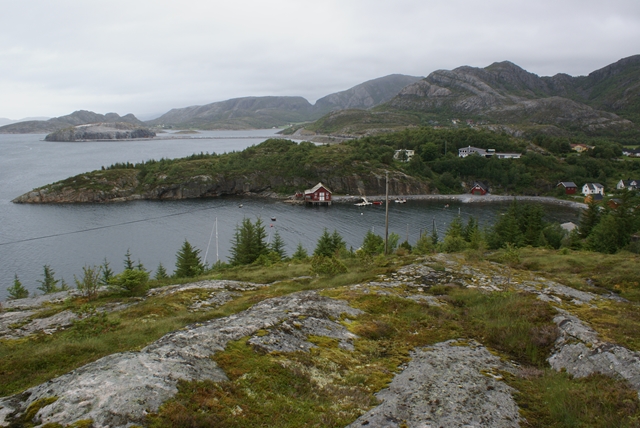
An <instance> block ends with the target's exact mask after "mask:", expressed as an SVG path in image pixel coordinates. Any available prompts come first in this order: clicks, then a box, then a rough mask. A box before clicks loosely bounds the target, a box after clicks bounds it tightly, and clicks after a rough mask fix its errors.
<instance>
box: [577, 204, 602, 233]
mask: <svg viewBox="0 0 640 428" xmlns="http://www.w3.org/2000/svg"><path fill="white" fill-rule="evenodd" d="M600 217H601V211H600V206H599V205H598V203H597V202H595V201H593V200H591V201H589V203H588V204H587V209H586V210H585V211H583V212H582V215H581V216H580V224H579V225H578V231H579V233H580V237H581V238H582V239H586V238H587V237H588V236H589V234H591V231H592V230H593V228H594V227H596V225H597V224H598V223H599V222H600Z"/></svg>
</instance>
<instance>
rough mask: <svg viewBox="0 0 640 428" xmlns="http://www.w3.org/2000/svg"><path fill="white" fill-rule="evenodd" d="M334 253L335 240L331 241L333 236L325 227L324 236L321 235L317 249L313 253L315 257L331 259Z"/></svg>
mask: <svg viewBox="0 0 640 428" xmlns="http://www.w3.org/2000/svg"><path fill="white" fill-rule="evenodd" d="M334 253H335V249H334V247H333V239H331V235H330V234H329V231H328V230H327V228H326V227H325V228H324V230H323V232H322V235H320V238H318V242H317V243H316V249H315V250H314V251H313V255H314V256H325V257H331V256H332V255H333V254H334Z"/></svg>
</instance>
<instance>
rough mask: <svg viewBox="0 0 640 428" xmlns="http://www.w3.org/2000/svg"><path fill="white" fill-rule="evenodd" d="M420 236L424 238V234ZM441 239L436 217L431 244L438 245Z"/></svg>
mask: <svg viewBox="0 0 640 428" xmlns="http://www.w3.org/2000/svg"><path fill="white" fill-rule="evenodd" d="M420 238H422V236H421V237H420ZM439 239H440V238H439V237H438V230H437V229H436V222H435V219H434V221H433V227H432V228H431V244H432V245H433V246H435V245H438V241H439Z"/></svg>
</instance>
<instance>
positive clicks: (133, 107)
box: [0, 0, 640, 120]
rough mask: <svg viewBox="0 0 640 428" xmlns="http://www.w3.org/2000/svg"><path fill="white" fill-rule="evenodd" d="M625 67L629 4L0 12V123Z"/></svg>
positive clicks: (633, 45) (492, 0) (158, 1)
mask: <svg viewBox="0 0 640 428" xmlns="http://www.w3.org/2000/svg"><path fill="white" fill-rule="evenodd" d="M636 54H640V1H639V0H607V1H606V2H605V1H602V0H597V1H596V0H536V1H532V0H526V1H522V0H484V1H482V2H481V1H477V0H335V1H334V0H316V1H313V2H312V1H308V0H234V1H230V0H225V1H220V0H126V1H125V0H108V1H107V0H102V1H97V0H53V1H52V0H20V1H16V0H0V118H9V119H13V120H17V119H21V118H24V117H57V116H63V115H66V114H70V113H72V112H73V111H75V110H90V111H94V112H96V113H102V114H105V113H109V112H115V113H118V114H120V115H125V114H127V113H133V114H135V115H136V116H138V117H139V118H142V119H151V118H153V117H157V116H159V115H161V114H163V113H166V112H167V111H169V110H170V109H172V108H181V107H187V106H192V105H203V104H208V103H212V102H216V101H223V100H227V99H230V98H237V97H245V96H267V95H275V96H302V97H304V98H306V99H307V100H308V101H309V102H311V103H314V102H315V101H316V100H317V99H318V98H321V97H323V96H325V95H329V94H331V93H334V92H339V91H342V90H346V89H349V88H351V87H353V86H355V85H358V84H360V83H363V82H365V81H367V80H371V79H375V78H378V77H382V76H386V75H389V74H396V73H397V74H407V75H412V76H425V77H426V76H427V75H429V73H431V72H433V71H435V70H439V69H447V70H450V69H453V68H456V67H459V66H462V65H469V66H473V67H486V66H488V65H490V64H492V63H494V62H498V61H505V60H507V61H511V62H513V63H515V64H517V65H519V66H520V67H522V68H524V69H525V70H527V71H530V72H532V73H535V74H537V75H539V76H552V75H554V74H557V73H567V74H570V75H572V76H580V75H587V74H589V73H590V72H592V71H595V70H597V69H600V68H602V67H605V66H606V65H608V64H611V63H613V62H616V61H618V60H619V59H621V58H625V57H628V56H631V55H636Z"/></svg>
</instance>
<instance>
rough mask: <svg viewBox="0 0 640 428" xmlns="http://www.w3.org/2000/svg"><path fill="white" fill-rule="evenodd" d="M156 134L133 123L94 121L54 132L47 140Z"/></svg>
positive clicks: (119, 138)
mask: <svg viewBox="0 0 640 428" xmlns="http://www.w3.org/2000/svg"><path fill="white" fill-rule="evenodd" d="M155 136H156V133H155V132H153V131H151V130H150V129H147V128H143V127H141V126H139V125H136V124H132V123H126V122H115V123H92V124H88V125H77V126H74V127H71V128H64V129H60V130H58V131H55V132H52V133H51V134H48V135H47V136H46V137H45V141H93V140H131V139H137V138H153V137H155Z"/></svg>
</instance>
